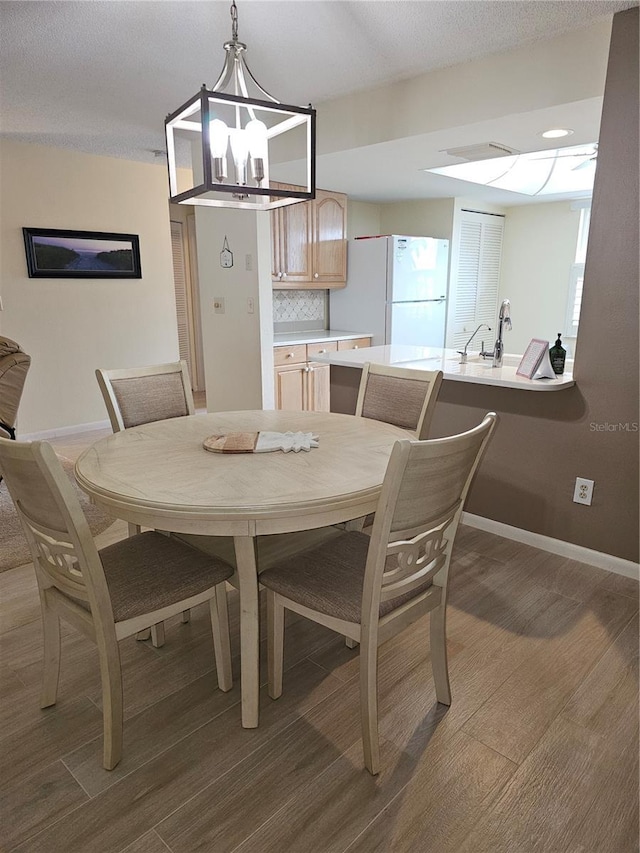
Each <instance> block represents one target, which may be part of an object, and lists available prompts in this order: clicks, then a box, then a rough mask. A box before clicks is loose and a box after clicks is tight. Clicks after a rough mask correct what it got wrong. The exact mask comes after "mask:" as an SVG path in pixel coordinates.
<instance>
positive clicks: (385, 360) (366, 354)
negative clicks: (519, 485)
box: [316, 344, 575, 391]
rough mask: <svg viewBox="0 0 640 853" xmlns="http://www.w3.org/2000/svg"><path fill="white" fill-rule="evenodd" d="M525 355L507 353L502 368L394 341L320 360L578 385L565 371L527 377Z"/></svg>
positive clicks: (480, 381) (549, 386) (533, 384)
mask: <svg viewBox="0 0 640 853" xmlns="http://www.w3.org/2000/svg"><path fill="white" fill-rule="evenodd" d="M521 358H522V356H519V355H505V356H504V359H503V364H502V366H501V367H493V366H492V363H491V359H490V358H487V359H483V358H482V357H480V356H479V355H471V354H470V355H469V356H468V360H467V362H466V363H465V364H461V363H460V362H461V357H460V353H458V352H457V351H456V350H453V349H442V348H439V347H413V346H400V345H396V344H391V345H387V346H376V347H367V348H363V349H357V350H347V351H344V352H331V353H326V354H324V355H319V356H317V358H316V360H317V361H322V362H326V363H328V364H330V365H332V367H352V368H359V369H362V366H363V365H364V364H365V363H366V362H368V361H369V362H375V363H376V364H388V365H396V366H398V367H406V368H410V369H413V370H442V373H443V375H444V379H449V380H452V381H454V382H469V383H473V384H475V385H493V386H497V387H502V388H515V389H517V390H520V391H563V390H565V389H567V388H571V387H572V386H573V385H575V381H574V379H573V375H572V373H570V372H565V373H563V374H561V375H560V376H556V377H554V378H553V379H527V378H526V377H524V376H518V375H517V373H516V370H517V369H518V365H519V364H520V361H521Z"/></svg>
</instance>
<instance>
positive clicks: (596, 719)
mask: <svg viewBox="0 0 640 853" xmlns="http://www.w3.org/2000/svg"><path fill="white" fill-rule="evenodd" d="M97 437H99V436H98V434H97V433H96V434H94V435H89V434H85V435H84V436H80V437H78V438H77V439H74V438H73V437H71V438H65V439H64V440H62V439H60V440H58V441H56V442H54V443H55V444H56V446H57V449H58V451H59V452H61V453H63V454H64V455H66V456H68V457H71V458H74V457H75V456H77V455H78V453H79V452H80V450H81V449H82V448H83V447H84V446H85V445H86V443H87V442H88V441H90V440H95V439H96V438H97ZM125 532H126V530H125V525H124V524H123V523H121V522H119V523H116V524H115V525H114V526H113V527H112V528H110V529H109V530H108V531H106V532H105V533H104V534H101V536H100V537H98V545H99V546H102V545H104V544H107V543H108V542H110V541H114V540H115V539H117V538H119V537H120V536H123V535H125ZM230 608H231V624H232V628H231V630H232V643H233V659H234V678H235V679H236V684H235V686H234V688H233V690H232V691H231V692H230V693H226V694H223V693H221V692H220V691H219V690H217V689H216V676H215V667H214V662H213V653H212V647H211V637H210V627H209V622H208V615H207V612H206V610H205V609H204V608H199V609H196V610H194V611H193V613H192V620H191V622H190V623H189V624H186V625H183V624H180V623H179V622H178V621H175V620H174V621H172V622H170V623H168V624H167V632H166V633H167V639H166V644H165V646H164V647H163V648H160V649H154V648H153V647H152V646H150V645H149V643H147V642H136V641H135V640H133V639H132V640H130V641H126V642H124V643H122V645H121V649H122V660H123V670H124V688H125V714H126V722H125V731H124V758H123V760H122V762H121V764H120V765H119V766H118V767H117V768H116V769H115V770H114V771H112V772H111V773H109V772H107V771H105V770H103V769H102V767H101V737H102V721H101V699H100V679H99V674H98V667H97V655H96V652H95V649H94V647H93V645H92V644H91V643H90V642H89V641H87V640H85V639H84V638H83V637H81V636H79V635H77V634H75V633H74V632H73V631H72V630H71V629H70V628H65V629H64V638H63V658H62V674H61V679H60V690H59V698H58V703H57V705H56V706H55V707H53V708H49V709H47V710H45V711H43V710H40V708H39V705H38V694H39V687H40V677H41V663H42V662H41V628H40V621H39V605H38V598H37V591H36V584H35V579H34V575H33V568H32V567H31V566H25V567H21V568H17V569H13V570H12V571H9V572H5V573H3V574H0V691H1V692H0V696H1V699H0V721H1V726H0V799H1V802H2V805H1V809H2V814H1V821H0V850H2V851H6V853H9V851H20V853H119V851H123V853H124V851H126V853H167V851H173V853H195V851H200V853H222V851H225V852H226V851H229V853H231V851H238V853H249V851H252V853H343V851H349V853H374V851H375V852H376V853H405V851H407V853H408V851H411V853H431V851H438V853H534V851H535V853H632V851H637V850H638V585H637V584H636V583H634V582H633V581H631V580H628V579H626V578H623V577H620V576H618V575H611V574H609V573H607V572H605V571H602V570H599V569H596V568H593V567H590V566H586V565H583V564H580V563H576V562H573V561H571V560H568V559H564V558H561V557H557V556H554V555H551V554H547V553H544V552H541V551H538V550H536V549H534V548H531V547H528V546H525V545H520V544H517V543H514V542H510V541H508V540H506V539H502V538H500V537H497V536H493V535H491V534H487V533H484V532H481V531H478V530H474V529H472V528H469V527H465V526H462V527H461V528H460V533H459V537H458V541H457V545H456V549H455V555H454V562H453V566H452V581H451V595H450V607H449V617H448V622H449V627H448V635H449V648H450V671H451V682H452V694H453V702H452V705H451V707H450V708H448V709H447V708H445V707H443V706H441V705H438V704H437V703H436V701H435V695H434V690H433V681H432V677H431V670H430V655H429V644H428V625H427V624H426V620H425V622H424V623H419V624H417V625H415V626H414V627H412V628H410V629H408V630H407V631H406V632H405V633H404V634H402V635H400V636H399V637H396V638H394V639H393V640H391V641H389V642H388V643H387V644H385V645H384V646H383V647H382V649H381V656H380V666H379V685H380V736H381V752H382V772H381V774H380V776H378V777H377V778H375V779H374V778H372V777H371V776H370V775H369V774H368V773H367V772H366V771H365V770H364V769H363V765H362V755H361V746H360V730H359V716H358V679H357V673H358V659H357V654H358V653H357V650H353V651H352V650H349V649H347V648H346V647H345V645H344V641H343V640H342V639H341V638H339V637H336V636H335V635H333V634H332V633H331V632H329V631H327V630H326V629H324V628H321V627H320V626H317V625H313V624H311V623H309V622H306V621H305V620H302V619H292V620H291V622H290V624H289V625H288V628H287V632H286V667H287V671H286V674H285V684H284V694H283V696H282V698H281V699H279V700H278V701H277V702H274V701H272V700H271V699H269V697H268V696H267V694H266V690H263V692H262V695H261V716H260V727H259V728H258V729H256V730H251V731H247V730H244V729H242V728H241V726H240V705H239V701H240V692H239V684H238V679H239V644H238V600H237V596H236V594H235V593H234V592H232V593H230ZM263 657H264V655H263ZM264 680H265V679H264V678H263V681H264Z"/></svg>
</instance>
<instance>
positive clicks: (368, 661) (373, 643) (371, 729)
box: [360, 635, 380, 776]
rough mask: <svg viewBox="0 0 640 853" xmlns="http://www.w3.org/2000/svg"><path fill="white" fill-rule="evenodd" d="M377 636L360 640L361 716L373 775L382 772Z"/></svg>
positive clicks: (364, 750)
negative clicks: (379, 737)
mask: <svg viewBox="0 0 640 853" xmlns="http://www.w3.org/2000/svg"><path fill="white" fill-rule="evenodd" d="M377 639H378V638H377V636H375V635H369V636H367V635H363V636H362V638H361V642H360V717H361V721H362V748H363V752H364V764H365V767H366V768H367V770H368V771H369V773H371V775H372V776H375V775H377V774H378V773H379V772H380V747H379V742H378V645H377Z"/></svg>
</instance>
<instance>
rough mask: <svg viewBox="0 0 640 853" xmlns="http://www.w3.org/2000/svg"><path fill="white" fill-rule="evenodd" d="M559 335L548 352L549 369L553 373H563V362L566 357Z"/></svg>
mask: <svg viewBox="0 0 640 853" xmlns="http://www.w3.org/2000/svg"><path fill="white" fill-rule="evenodd" d="M560 334H561V333H560V332H558V340H557V341H556V342H555V344H554V345H553V346H552V347H551V349H550V350H549V358H550V359H551V367H552V368H553V372H554V373H564V360H565V358H566V357H567V351H566V349H565V348H564V347H563V346H562V341H561V340H560Z"/></svg>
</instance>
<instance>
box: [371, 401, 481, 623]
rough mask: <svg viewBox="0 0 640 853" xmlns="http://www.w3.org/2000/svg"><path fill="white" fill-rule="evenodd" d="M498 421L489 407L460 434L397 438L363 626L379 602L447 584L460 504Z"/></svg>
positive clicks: (374, 542)
mask: <svg viewBox="0 0 640 853" xmlns="http://www.w3.org/2000/svg"><path fill="white" fill-rule="evenodd" d="M496 422H497V415H495V414H494V413H493V412H491V413H489V414H488V415H487V416H486V417H485V419H484V420H483V422H482V423H481V424H480V425H479V426H477V427H475V428H474V429H472V430H469V431H468V432H465V433H461V434H460V435H455V436H450V437H448V438H441V439H434V440H431V441H398V442H396V444H395V446H394V448H393V451H392V454H391V458H390V460H389V465H388V467H387V472H386V475H385V479H384V483H383V487H382V492H381V495H380V501H379V504H378V510H377V512H376V515H375V519H374V524H373V529H372V531H371V542H370V545H369V551H368V555H367V567H366V572H365V583H364V588H363V598H362V621H363V625H364V624H369V625H370V624H372V623H373V621H374V620H375V619H377V618H378V612H379V607H380V603H381V602H387V601H391V600H393V599H395V598H400V597H403V598H402V601H403V603H404V602H405V601H406V600H407V596H409V599H410V598H411V594H412V593H413V594H414V595H415V596H417V595H418V594H419V593H421V592H423V591H424V590H425V589H427V588H428V587H429V586H430V585H431V584H433V583H436V584H438V585H439V586H445V587H446V582H447V576H448V570H449V563H450V559H451V550H452V547H453V542H454V539H455V535H456V531H457V527H458V523H459V521H460V516H461V514H462V509H463V506H464V501H465V498H466V496H467V493H468V491H469V488H470V485H471V482H472V479H473V476H474V474H475V471H476V469H477V466H478V464H479V462H480V459H481V458H482V455H483V453H484V451H485V449H486V446H487V443H488V441H489V439H490V437H491V434H492V432H493V429H494V427H495V424H496Z"/></svg>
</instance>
